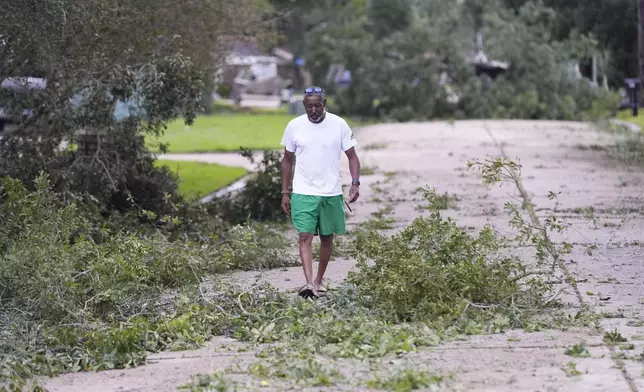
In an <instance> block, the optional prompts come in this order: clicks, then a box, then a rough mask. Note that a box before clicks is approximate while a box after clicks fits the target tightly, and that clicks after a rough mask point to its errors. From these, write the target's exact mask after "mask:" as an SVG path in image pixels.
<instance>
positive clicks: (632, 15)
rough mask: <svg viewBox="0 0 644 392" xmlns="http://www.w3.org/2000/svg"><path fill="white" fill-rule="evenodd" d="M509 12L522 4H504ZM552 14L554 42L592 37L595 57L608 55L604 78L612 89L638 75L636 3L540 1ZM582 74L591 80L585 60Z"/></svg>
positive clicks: (514, 0)
mask: <svg viewBox="0 0 644 392" xmlns="http://www.w3.org/2000/svg"><path fill="white" fill-rule="evenodd" d="M504 3H505V4H507V5H508V7H509V8H511V9H512V10H519V9H520V8H521V7H522V6H523V5H524V4H525V3H527V1H526V0H504ZM542 3H543V4H544V5H545V6H547V7H550V8H552V9H553V10H555V18H554V20H553V25H552V34H553V36H554V37H555V39H557V40H564V39H567V38H569V37H574V36H575V35H576V34H585V35H592V37H593V38H594V39H595V40H597V42H598V53H599V54H603V55H604V56H606V55H608V60H609V61H608V63H607V70H606V72H607V77H608V81H609V83H610V84H611V85H612V86H617V87H622V85H623V81H624V78H631V77H636V76H637V74H638V65H637V59H638V56H637V46H636V45H635V44H634V42H635V41H637V39H636V38H635V37H637V34H638V32H637V25H638V23H639V21H638V12H637V9H638V8H637V2H636V1H631V0H613V1H603V0H590V1H588V0H584V1H580V0H571V1H565V2H562V1H558V0H542ZM582 60H583V62H582V71H583V72H584V74H585V75H587V76H589V77H590V76H591V70H590V65H591V61H590V59H589V58H584V59H582Z"/></svg>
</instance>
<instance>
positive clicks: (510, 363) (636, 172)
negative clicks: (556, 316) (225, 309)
mask: <svg viewBox="0 0 644 392" xmlns="http://www.w3.org/2000/svg"><path fill="white" fill-rule="evenodd" d="M612 137H613V136H611V135H608V134H601V133H597V132H594V131H592V130H590V129H588V127H587V126H586V125H584V124H579V123H562V122H526V121H506V122H500V121H463V122H456V123H454V124H448V123H408V124H382V125H377V126H371V127H366V128H364V129H362V130H360V132H359V133H358V134H357V138H358V141H359V143H360V146H361V148H362V147H366V146H367V145H372V146H376V145H377V146H380V147H381V148H380V149H369V150H366V149H364V148H363V149H361V150H359V153H360V154H361V157H362V162H363V165H364V166H369V167H373V168H375V169H376V174H374V175H371V176H365V177H364V178H363V186H362V189H363V195H362V197H361V200H360V201H359V202H358V203H356V205H355V206H354V207H353V210H354V212H353V213H352V214H350V216H349V222H350V223H351V224H356V223H358V222H362V221H365V220H367V219H369V217H370V214H371V213H372V212H375V211H377V210H378V209H379V208H381V207H382V204H381V203H378V202H375V201H374V200H373V199H372V196H382V194H380V191H378V192H379V193H377V194H376V193H375V192H376V191H374V190H372V189H371V188H370V185H371V184H375V183H376V182H378V181H383V180H384V179H385V176H384V174H383V172H384V171H387V172H397V174H396V175H395V176H394V177H393V178H392V180H391V181H390V182H389V183H388V184H380V185H379V186H380V187H382V188H383V189H385V191H386V192H388V194H389V196H390V197H391V199H392V200H395V202H392V203H391V205H392V206H393V215H394V216H395V218H396V220H397V224H396V225H397V227H398V228H400V227H403V226H404V225H406V224H408V223H409V222H411V221H412V220H413V219H414V218H415V217H416V216H418V214H419V212H418V211H417V210H416V206H417V205H418V204H419V203H420V202H421V200H420V197H419V195H418V194H417V193H416V192H415V189H416V188H417V187H419V186H423V185H430V186H434V187H436V188H437V190H438V192H440V193H443V192H448V193H449V194H452V195H456V196H457V197H458V202H457V206H456V208H454V209H451V210H449V211H447V212H446V214H448V215H449V216H452V217H454V218H455V219H456V220H457V221H458V222H459V223H460V224H461V225H463V226H470V227H475V228H480V227H482V226H483V225H486V224H490V225H492V226H493V227H494V228H495V229H497V230H499V231H501V232H505V231H507V229H506V228H507V218H506V217H505V215H504V214H503V204H504V203H505V202H506V201H509V200H511V198H512V197H515V193H516V192H515V191H514V190H513V189H512V188H509V187H507V186H506V187H501V188H498V187H497V188H487V187H485V186H483V185H482V184H481V179H480V177H479V175H478V174H477V173H476V172H470V171H466V170H465V167H466V163H467V160H468V159H472V158H481V159H485V158H486V157H488V156H499V155H500V154H503V153H505V154H506V155H507V156H508V157H509V158H512V159H514V158H517V157H518V158H519V159H520V163H521V164H522V165H523V169H522V170H523V177H524V182H525V187H526V188H527V190H528V192H529V194H530V197H531V198H532V199H533V202H534V203H535V204H536V205H537V207H539V208H540V214H546V213H548V211H549V210H548V209H549V208H551V207H552V202H550V201H549V200H548V198H547V195H548V192H549V191H554V192H560V194H559V201H560V205H559V206H558V210H559V211H560V212H561V213H563V214H564V215H565V216H566V218H567V219H568V221H569V222H570V223H572V224H573V225H574V228H575V231H573V232H569V233H567V234H566V236H567V237H566V238H567V239H568V240H569V241H571V242H573V243H575V244H578V245H580V244H595V245H596V249H595V250H594V251H593V252H591V253H584V249H583V247H581V248H579V249H577V250H575V251H573V253H572V254H571V255H569V257H568V258H567V259H566V262H567V265H568V268H570V269H571V271H572V272H573V273H574V274H576V275H577V276H578V277H579V279H580V284H579V286H580V293H581V299H582V300H583V301H584V302H586V303H588V304H589V305H591V306H593V307H594V308H595V309H597V310H598V311H601V312H604V313H606V314H607V315H610V314H612V315H613V316H614V315H618V317H611V318H609V317H606V318H603V319H601V320H600V322H599V323H600V325H601V327H602V328H604V329H605V330H612V329H613V328H616V329H617V330H618V331H619V332H621V334H622V335H623V336H625V337H627V338H628V339H629V341H630V342H632V343H633V344H634V345H635V349H634V350H624V351H623V352H621V353H616V352H614V351H613V352H611V351H610V350H609V348H608V347H607V346H606V345H604V344H603V343H602V336H601V333H600V332H599V331H598V330H596V329H591V328H587V329H579V330H572V331H567V332H562V331H554V330H553V331H546V332H537V333H522V332H521V331H511V332H509V333H507V334H500V335H491V336H475V337H472V338H470V339H468V340H466V341H460V342H452V343H446V344H442V345H440V346H439V347H438V348H436V349H434V350H430V351H424V352H421V353H417V354H414V355H412V356H409V357H408V358H407V359H406V360H407V361H410V362H409V363H411V364H430V365H431V366H432V367H433V368H434V369H435V370H436V371H437V372H438V373H440V374H453V375H455V382H454V384H453V385H452V388H453V390H462V391H490V392H491V391H495V392H498V391H501V392H502V391H508V392H516V391H584V392H586V391H635V390H642V391H644V378H643V377H642V374H643V373H642V371H643V370H644V368H643V367H642V363H641V362H638V361H635V360H629V359H624V360H620V359H614V358H613V357H614V356H615V355H616V354H617V355H618V356H619V357H628V356H634V357H637V356H638V355H639V354H640V353H642V350H643V349H644V345H643V344H642V341H641V340H640V339H641V338H640V336H644V305H643V303H644V298H642V297H644V283H643V281H642V270H643V268H642V267H641V264H642V262H644V247H643V244H644V242H643V241H642V238H644V237H643V234H644V218H643V217H642V215H641V213H640V212H641V210H642V205H643V201H644V197H643V191H642V189H643V186H644V174H643V173H642V172H641V170H640V169H639V168H629V167H624V166H623V165H621V164H619V163H618V162H615V161H611V160H609V159H607V158H606V157H605V156H604V155H603V154H602V153H601V152H598V151H597V149H596V148H595V147H597V146H603V145H608V144H610V143H612V142H613V140H612ZM591 147H592V148H591ZM344 165H345V171H346V172H347V177H348V169H347V167H346V162H345V163H344ZM346 179H347V180H348V178H346ZM588 207H593V208H594V210H595V220H594V221H593V220H591V219H588V218H587V217H584V216H583V214H582V213H581V211H584V209H586V210H587V208H588ZM557 239H558V240H562V239H563V238H562V237H558V238H557ZM514 251H515V252H516V254H519V255H524V256H525V255H528V254H530V253H531V252H533V250H532V249H529V248H517V249H515V250H514ZM352 266H353V263H352V262H351V261H349V260H336V261H334V262H333V263H332V264H331V266H330V267H329V268H330V270H329V277H330V278H331V280H332V281H334V282H338V281H340V280H341V279H343V277H344V276H345V275H346V272H347V271H348V270H349V269H350V268H351V267H352ZM256 275H257V274H256V273H252V272H245V273H240V274H236V275H235V276H234V278H236V279H238V280H240V281H244V280H254V279H255V278H257V277H256ZM259 278H260V279H263V280H267V281H269V282H271V283H273V284H274V285H276V286H278V287H280V288H282V289H285V290H289V289H292V288H295V287H297V286H298V285H299V284H300V279H301V271H300V269H299V268H293V269H289V270H287V271H274V272H269V273H263V274H262V275H261V276H259ZM573 294H574V293H569V294H568V295H566V297H565V298H569V299H570V301H571V303H570V305H569V306H571V307H573V308H575V307H579V306H580V303H579V299H578V298H577V297H576V296H575V295H573ZM590 294H593V295H590ZM600 298H601V299H600ZM509 338H512V339H509ZM580 341H585V342H586V343H587V344H588V345H589V346H590V347H591V349H590V351H591V353H592V357H591V358H571V357H568V356H566V355H564V350H565V347H566V346H569V345H572V344H575V343H578V342H580ZM220 344H221V341H220V340H216V341H215V342H214V343H212V344H210V345H209V346H208V347H206V348H204V349H202V350H198V351H194V352H188V353H174V354H160V355H153V356H152V357H151V360H152V362H153V363H152V364H151V365H148V366H144V367H140V368H137V369H131V370H117V371H111V372H102V373H98V374H97V373H85V374H70V375H64V376H61V377H58V378H56V379H53V380H50V381H49V383H48V385H47V386H48V387H50V389H51V390H52V391H67V392H74V391H83V392H84V391H87V390H91V391H96V392H101V391H126V390H127V391H170V390H174V388H175V386H176V385H179V384H182V383H184V382H186V381H187V380H188V379H189V377H190V376H191V375H192V374H195V373H198V372H209V371H211V370H213V369H216V368H224V367H226V366H227V365H229V364H230V363H231V361H232V358H233V357H232V355H233V354H231V353H230V352H227V351H222V350H221V349H219V348H218V347H219V345H220ZM617 351H620V350H617ZM239 355H241V356H242V357H241V359H242V360H243V361H251V360H253V358H252V355H253V354H252V353H248V354H239ZM182 356H183V357H182ZM571 360H574V361H575V362H576V364H577V369H578V370H580V371H581V372H582V373H583V374H582V375H580V376H576V377H568V376H567V375H566V374H565V373H564V372H563V371H562V370H561V368H562V367H563V366H565V365H566V364H567V363H568V362H569V361H571Z"/></svg>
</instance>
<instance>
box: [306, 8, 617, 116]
mask: <svg viewBox="0 0 644 392" xmlns="http://www.w3.org/2000/svg"><path fill="white" fill-rule="evenodd" d="M376 3H377V2H376ZM376 3H374V5H375V4H376ZM388 4H389V3H388ZM396 4H397V3H396ZM402 4H403V3H401V5H398V6H401V7H404V6H403V5H402ZM548 4H550V3H548ZM391 7H393V6H391ZM562 7H564V6H557V7H555V6H554V5H553V7H549V6H547V5H544V3H543V2H540V1H533V0H529V1H522V2H520V4H519V3H516V4H513V6H512V7H509V6H508V5H507V4H505V2H504V1H501V0H494V1H491V2H480V1H478V0H470V1H464V2H462V3H461V4H459V5H455V4H454V2H453V1H449V0H425V1H419V2H415V3H414V5H413V10H414V12H413V17H412V18H411V19H410V21H409V23H408V22H406V20H407V19H406V18H407V16H405V14H400V15H399V14H398V13H397V12H393V11H392V12H389V13H387V18H390V19H388V21H387V23H388V24H386V27H385V26H380V27H382V28H380V29H379V30H378V31H376V32H372V31H371V30H370V28H371V27H372V25H371V24H370V23H369V16H370V15H371V14H370V11H369V10H364V9H361V8H360V7H355V6H353V3H352V2H350V3H348V4H346V5H343V6H342V11H343V12H342V14H341V15H339V16H337V17H336V16H334V15H333V14H330V15H327V18H326V19H325V21H324V23H318V24H317V25H316V27H315V28H314V29H311V31H310V32H309V33H308V34H306V33H305V34H301V36H302V38H300V41H305V42H307V43H308V47H309V48H311V49H310V50H309V51H308V52H307V53H306V58H307V64H308V65H307V67H308V68H309V69H310V70H311V72H312V74H313V77H314V79H315V80H319V82H318V83H324V82H326V83H331V82H330V81H327V80H326V75H327V72H328V70H329V66H330V65H331V64H343V65H345V66H346V68H347V69H348V70H349V71H351V76H352V83H351V85H350V86H348V87H346V88H339V87H337V86H333V85H329V86H327V90H328V91H330V92H332V93H334V94H335V100H334V106H333V109H334V110H336V111H338V112H340V113H342V114H345V115H361V116H378V117H384V118H386V119H390V120H395V121H407V120H420V119H434V118H457V119H461V118H524V119H561V120H579V119H585V118H584V116H585V115H586V113H587V112H589V111H601V110H611V109H613V108H614V107H615V105H616V102H617V101H616V99H617V98H616V96H615V94H612V93H610V92H607V91H605V90H604V89H601V88H593V87H591V86H590V81H589V80H588V79H581V80H578V79H577V78H576V76H575V75H574V73H572V72H571V68H570V67H571V65H574V64H577V63H578V62H579V61H580V60H585V59H588V58H589V56H590V55H591V54H592V53H594V52H596V51H598V50H600V49H601V48H599V45H600V43H599V42H598V41H597V39H596V37H594V36H592V35H590V32H591V31H590V30H589V29H588V28H587V29H582V30H581V31H576V30H570V29H569V31H570V33H569V34H565V35H562V34H559V33H558V31H557V29H558V27H559V26H560V25H561V24H562V23H564V21H563V20H561V19H559V15H558V14H557V10H559V9H560V8H562ZM391 19H395V20H391ZM587 23H589V24H590V25H592V23H594V22H591V21H587ZM598 23H599V22H598ZM401 26H407V27H405V28H402V27H401ZM477 32H481V33H482V34H483V36H484V37H485V42H484V51H485V54H486V55H487V57H488V59H490V60H497V61H503V62H508V63H509V64H510V68H509V70H508V71H507V72H506V73H504V74H502V75H500V76H498V77H497V78H496V79H495V80H491V79H490V77H489V76H487V75H482V76H480V77H477V76H475V70H474V66H473V64H472V62H471V61H472V56H473V54H475V53H477V51H478V50H479V49H478V48H477V47H476V43H475V35H476V33H477ZM294 39H296V38H294ZM454 97H458V98H459V99H458V102H455V101H454V100H453V99H454Z"/></svg>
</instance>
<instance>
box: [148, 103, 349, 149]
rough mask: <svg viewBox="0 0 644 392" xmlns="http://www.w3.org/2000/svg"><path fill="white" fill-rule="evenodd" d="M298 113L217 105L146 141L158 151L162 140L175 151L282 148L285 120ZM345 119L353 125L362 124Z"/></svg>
mask: <svg viewBox="0 0 644 392" xmlns="http://www.w3.org/2000/svg"><path fill="white" fill-rule="evenodd" d="M295 117H296V116H295V115H292V114H288V113H287V112H286V111H285V110H284V109H283V108H276V109H248V110H246V111H244V109H240V110H237V111H234V110H233V109H226V108H216V112H215V114H213V115H203V116H199V117H197V119H195V121H194V123H193V124H192V126H190V127H188V126H186V125H185V123H184V121H183V120H182V119H178V120H175V121H172V122H170V123H168V128H167V129H166V131H165V133H164V134H163V135H162V136H161V137H159V138H156V137H148V139H147V140H146V143H147V145H148V147H149V148H150V150H151V151H154V152H159V147H158V146H159V143H165V144H168V151H169V152H175V153H197V152H233V151H239V148H240V147H244V148H248V149H250V150H265V149H269V150H273V149H281V148H282V147H281V145H280V142H281V141H282V135H283V133H284V129H285V128H286V124H288V122H289V121H291V120H292V119H293V118H295ZM346 120H347V123H348V124H349V126H351V127H357V126H359V125H361V124H362V123H361V122H360V121H355V120H353V119H348V118H347V119H346Z"/></svg>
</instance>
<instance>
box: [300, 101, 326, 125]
mask: <svg viewBox="0 0 644 392" xmlns="http://www.w3.org/2000/svg"><path fill="white" fill-rule="evenodd" d="M325 106H326V99H324V98H322V97H321V96H320V95H307V96H305V97H304V109H306V115H307V116H308V117H309V120H311V121H312V122H314V123H316V122H318V121H320V119H321V118H322V115H323V114H324V107H325Z"/></svg>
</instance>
